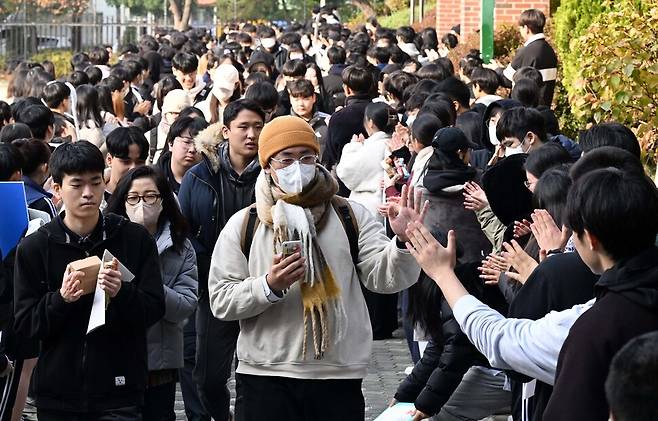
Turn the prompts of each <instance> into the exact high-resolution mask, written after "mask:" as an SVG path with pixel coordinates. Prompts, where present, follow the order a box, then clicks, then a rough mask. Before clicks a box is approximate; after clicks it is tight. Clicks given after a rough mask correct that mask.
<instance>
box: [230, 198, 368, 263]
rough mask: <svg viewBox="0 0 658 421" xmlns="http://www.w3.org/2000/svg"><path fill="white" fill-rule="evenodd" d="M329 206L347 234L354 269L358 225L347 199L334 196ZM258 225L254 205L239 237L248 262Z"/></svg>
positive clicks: (357, 253) (357, 260) (357, 252)
mask: <svg viewBox="0 0 658 421" xmlns="http://www.w3.org/2000/svg"><path fill="white" fill-rule="evenodd" d="M331 206H332V207H333V208H334V211H336V213H337V214H338V217H339V218H340V222H341V224H342V225H343V229H344V230H345V234H347V240H348V241H349V243H350V255H351V256H352V263H353V264H354V267H355V268H356V266H357V263H358V262H359V225H358V224H357V222H356V217H355V216H354V212H353V211H352V207H351V206H350V204H349V202H348V201H347V199H345V198H343V197H340V196H334V197H333V198H332V199H331ZM259 225H260V219H258V213H257V211H256V204H255V203H254V204H253V205H251V206H249V211H248V212H247V215H246V217H245V219H244V222H243V224H242V231H241V235H240V239H241V240H240V248H241V249H242V254H244V255H245V256H246V257H247V260H249V252H250V251H251V243H252V242H253V240H254V233H255V232H256V230H257V229H258V226H259Z"/></svg>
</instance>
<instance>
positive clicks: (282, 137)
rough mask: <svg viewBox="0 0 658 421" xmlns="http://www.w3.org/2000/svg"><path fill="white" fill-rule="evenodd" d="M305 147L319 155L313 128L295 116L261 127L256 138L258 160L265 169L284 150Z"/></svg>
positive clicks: (318, 146)
mask: <svg viewBox="0 0 658 421" xmlns="http://www.w3.org/2000/svg"><path fill="white" fill-rule="evenodd" d="M295 146H307V147H309V148H311V149H313V150H314V151H315V153H316V154H319V153H320V144H319V143H318V138H317V137H316V136H315V132H314V131H313V128H311V126H310V125H309V124H308V123H307V122H306V121H304V120H303V119H301V118H299V117H295V116H291V115H289V116H283V117H277V118H275V119H274V120H272V121H270V122H269V123H267V124H266V125H265V127H263V131H261V132H260V137H259V138H258V159H259V161H260V165H261V167H262V168H265V167H266V166H267V164H268V162H269V161H270V158H272V157H273V156H274V155H276V154H278V153H279V152H281V151H282V150H284V149H288V148H292V147H295Z"/></svg>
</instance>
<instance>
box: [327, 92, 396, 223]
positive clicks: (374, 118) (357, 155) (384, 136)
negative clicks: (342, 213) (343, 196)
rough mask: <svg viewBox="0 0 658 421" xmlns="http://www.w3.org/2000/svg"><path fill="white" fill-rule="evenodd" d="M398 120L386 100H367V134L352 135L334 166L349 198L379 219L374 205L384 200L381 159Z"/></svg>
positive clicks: (387, 151) (383, 173)
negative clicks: (365, 135)
mask: <svg viewBox="0 0 658 421" xmlns="http://www.w3.org/2000/svg"><path fill="white" fill-rule="evenodd" d="M398 121H399V120H398V115H397V113H396V112H395V110H394V109H393V108H392V107H391V106H389V105H387V104H386V103H383V102H373V103H372V104H369V105H368V106H367V107H366V110H365V114H364V118H363V126H364V127H365V129H366V132H367V133H368V138H367V139H364V138H363V136H358V137H357V136H354V137H353V138H352V141H351V142H350V143H348V144H347V145H345V146H344V147H343V154H342V156H341V158H340V162H339V163H338V165H337V166H336V175H338V178H340V180H341V181H342V182H343V183H344V184H345V186H347V188H348V189H350V191H351V192H352V193H351V194H350V197H349V198H350V199H351V200H354V201H355V202H357V203H360V204H362V205H363V206H364V207H365V208H366V209H368V210H369V211H370V213H372V214H373V215H374V216H375V217H376V218H377V219H378V220H379V221H380V222H383V217H382V216H381V215H380V214H379V213H378V212H377V207H378V206H379V205H381V204H382V203H383V202H384V194H383V188H382V180H383V179H384V176H385V175H386V174H385V172H384V167H383V166H382V161H384V159H385V158H386V157H387V156H388V155H390V151H389V149H388V145H387V143H388V141H389V140H390V139H391V135H392V133H393V131H394V130H395V126H396V125H397V124H398Z"/></svg>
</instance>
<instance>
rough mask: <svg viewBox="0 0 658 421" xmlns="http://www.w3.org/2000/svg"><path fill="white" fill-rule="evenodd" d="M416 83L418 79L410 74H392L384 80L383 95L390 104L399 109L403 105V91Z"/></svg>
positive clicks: (399, 72) (401, 72) (400, 72)
mask: <svg viewBox="0 0 658 421" xmlns="http://www.w3.org/2000/svg"><path fill="white" fill-rule="evenodd" d="M417 82H418V78H417V77H416V76H415V75H413V74H411V73H407V72H403V71H398V72H393V73H391V74H390V75H389V76H388V77H387V78H385V79H384V85H383V88H384V94H385V95H387V99H388V101H390V104H392V105H393V106H394V107H396V108H400V107H401V106H402V105H403V104H404V92H405V90H406V89H407V88H408V87H410V86H413V85H415V84H416V83H417Z"/></svg>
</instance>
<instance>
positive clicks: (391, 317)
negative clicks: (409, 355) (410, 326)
mask: <svg viewBox="0 0 658 421" xmlns="http://www.w3.org/2000/svg"><path fill="white" fill-rule="evenodd" d="M361 290H362V291H363V298H365V300H366V306H367V307H368V315H369V316H370V325H371V326H372V338H373V339H374V340H376V341H380V340H383V339H390V338H392V337H393V332H394V331H395V330H396V329H397V328H398V295H397V294H380V293H377V292H372V291H370V290H369V289H367V288H366V287H364V286H363V284H361Z"/></svg>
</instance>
